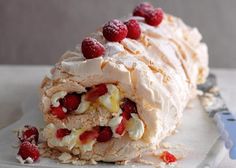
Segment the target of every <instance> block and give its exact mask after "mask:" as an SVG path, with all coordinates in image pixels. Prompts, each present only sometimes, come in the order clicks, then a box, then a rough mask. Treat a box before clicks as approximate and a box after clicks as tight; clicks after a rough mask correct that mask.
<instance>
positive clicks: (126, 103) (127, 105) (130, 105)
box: [120, 98, 137, 120]
mask: <svg viewBox="0 0 236 168" xmlns="http://www.w3.org/2000/svg"><path fill="white" fill-rule="evenodd" d="M120 108H121V109H122V116H123V117H124V118H125V119H126V120H129V119H130V118H131V113H137V107H136V104H135V103H134V102H133V101H131V100H130V99H127V98H125V99H124V100H123V103H122V104H121V106H120Z"/></svg>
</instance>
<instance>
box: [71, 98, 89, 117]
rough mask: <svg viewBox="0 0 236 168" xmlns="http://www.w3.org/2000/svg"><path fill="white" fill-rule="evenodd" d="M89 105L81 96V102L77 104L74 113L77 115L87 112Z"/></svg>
mask: <svg viewBox="0 0 236 168" xmlns="http://www.w3.org/2000/svg"><path fill="white" fill-rule="evenodd" d="M90 105H91V103H90V102H89V101H86V100H85V96H84V95H82V96H81V102H80V104H79V107H78V108H77V109H76V110H75V113H77V114H82V113H84V112H85V111H87V110H88V109H89V106H90Z"/></svg>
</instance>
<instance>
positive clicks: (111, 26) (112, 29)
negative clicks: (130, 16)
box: [103, 19, 128, 42]
mask: <svg viewBox="0 0 236 168" xmlns="http://www.w3.org/2000/svg"><path fill="white" fill-rule="evenodd" d="M127 34H128V29H127V26H126V25H125V24H124V23H123V22H121V21H119V20H116V19H115V20H112V21H109V22H108V23H106V24H105V25H104V26H103V36H104V37H105V38H106V39H107V40H108V41H112V42H120V41H121V40H123V39H124V38H125V37H126V36H127Z"/></svg>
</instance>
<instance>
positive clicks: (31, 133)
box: [17, 125, 39, 145]
mask: <svg viewBox="0 0 236 168" xmlns="http://www.w3.org/2000/svg"><path fill="white" fill-rule="evenodd" d="M17 136H18V138H19V140H20V141H21V143H22V142H24V141H29V142H30V143H33V144H36V145H37V144H38V139H39V132H38V129H37V128H36V127H33V126H30V125H25V126H24V128H23V130H22V131H18V133H17Z"/></svg>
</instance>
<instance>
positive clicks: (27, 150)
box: [18, 141, 39, 161]
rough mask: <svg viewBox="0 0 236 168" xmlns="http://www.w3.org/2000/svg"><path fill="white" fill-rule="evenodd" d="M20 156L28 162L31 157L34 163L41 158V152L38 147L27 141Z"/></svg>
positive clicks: (21, 147) (19, 153)
mask: <svg viewBox="0 0 236 168" xmlns="http://www.w3.org/2000/svg"><path fill="white" fill-rule="evenodd" d="M18 155H20V156H21V157H22V159H24V160H26V159H27V158H28V157H29V158H31V159H32V160H33V161H36V160H38V158H39V150H38V147H37V146H36V145H34V144H31V143H30V142H28V141H25V142H23V143H22V144H21V145H20V149H19V152H18Z"/></svg>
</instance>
